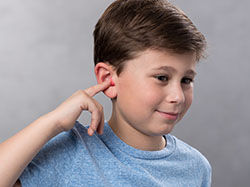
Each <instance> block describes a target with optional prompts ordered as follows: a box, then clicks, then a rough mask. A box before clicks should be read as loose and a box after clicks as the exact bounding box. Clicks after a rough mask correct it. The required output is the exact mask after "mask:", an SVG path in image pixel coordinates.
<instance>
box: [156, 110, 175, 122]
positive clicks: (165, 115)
mask: <svg viewBox="0 0 250 187" xmlns="http://www.w3.org/2000/svg"><path fill="white" fill-rule="evenodd" d="M156 111H157V112H158V113H159V114H160V115H161V116H162V117H163V118H165V119H167V120H171V121H175V120H177V119H178V116H179V113H175V112H163V111H159V110H156Z"/></svg>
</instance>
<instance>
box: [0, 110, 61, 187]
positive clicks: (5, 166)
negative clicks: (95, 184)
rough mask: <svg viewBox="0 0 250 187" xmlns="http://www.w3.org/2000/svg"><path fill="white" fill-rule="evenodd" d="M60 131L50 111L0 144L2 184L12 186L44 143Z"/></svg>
mask: <svg viewBox="0 0 250 187" xmlns="http://www.w3.org/2000/svg"><path fill="white" fill-rule="evenodd" d="M60 132H61V129H59V128H58V127H57V125H56V123H55V121H54V120H53V114H52V113H48V114H46V115H44V116H42V117H40V118H39V119H37V120H36V121H34V122H33V123H31V124H30V125H29V126H27V127H26V128H24V129H23V130H22V131H20V132H19V133H17V134H16V135H14V136H13V137H11V138H9V139H8V140H6V141H5V142H3V143H2V144H0V186H1V187H2V186H12V185H13V184H14V183H15V181H16V180H17V179H18V177H19V176H20V175H21V173H22V171H23V170H24V168H25V167H26V166H27V165H28V164H29V162H30V161H31V160H32V158H33V157H34V156H35V155H36V154H37V153H38V152H39V150H40V149H41V148H42V147H43V145H44V144H45V143H46V142H47V141H49V140H50V139H51V138H52V137H54V136H56V135H57V134H58V133H60Z"/></svg>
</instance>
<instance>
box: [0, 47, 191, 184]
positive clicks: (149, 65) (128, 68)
mask: <svg viewBox="0 0 250 187" xmlns="http://www.w3.org/2000/svg"><path fill="white" fill-rule="evenodd" d="M195 65H196V62H195V55H194V54H182V55H177V54H172V53H167V52H161V51H152V50H147V51H144V52H142V53H141V54H140V55H139V56H138V57H137V58H135V59H133V60H130V61H128V62H126V65H125V68H124V69H123V72H122V73H121V74H120V75H119V76H117V74H116V72H115V70H114V69H113V68H112V66H110V65H109V64H108V63H98V64H97V65H96V67H95V74H96V77H97V81H98V83H99V84H98V85H95V86H92V87H90V88H88V89H85V90H79V91H77V92H76V93H74V94H73V95H72V96H71V97H69V98H68V99H67V100H66V101H64V102H63V103H62V104H61V105H59V106H58V107H57V108H56V109H55V110H53V111H51V112H49V113H48V114H45V115H44V116H41V117H40V118H39V119H37V120H36V121H34V122H33V123H31V124H30V125H28V126H27V127H26V128H24V129H23V130H22V131H20V132H18V133H17V134H16V135H14V136H13V137H11V138H9V139H8V140H6V141H4V142H3V143H1V144H0V163H1V165H0V179H1V180H0V186H13V185H16V186H20V183H19V182H18V181H17V179H18V178H19V176H20V175H21V173H22V171H23V170H24V168H25V167H26V166H27V165H28V163H29V162H30V161H31V160H32V158H33V157H34V156H35V155H36V154H37V153H38V151H39V150H40V149H41V148H42V147H43V145H44V144H45V143H46V142H48V141H49V140H50V139H51V138H52V137H54V136H56V135H57V134H59V133H61V132H63V131H67V130H69V129H71V128H73V126H74V123H75V121H76V120H77V119H78V117H79V116H80V115H81V113H82V111H83V110H87V111H89V112H90V113H91V115H92V121H91V124H90V128H89V129H88V134H89V135H90V136H92V135H93V134H94V132H95V131H97V133H99V134H102V132H103V127H104V115H103V107H102V106H101V105H100V104H99V103H98V102H97V101H96V100H95V99H94V98H93V96H94V95H96V94H97V93H99V92H104V93H105V94H106V95H107V96H108V97H109V98H111V99H112V104H113V111H112V115H111V118H110V120H109V121H108V123H109V125H110V127H111V128H112V129H113V131H114V132H115V134H116V135H117V136H118V137H119V138H120V139H122V140H123V141H124V142H125V143H127V144H128V145H130V146H132V147H134V148H137V149H141V150H147V151H155V150H160V149H163V148H164V147H165V145H166V143H165V140H164V139H163V137H162V135H163V134H167V133H169V132H171V131H172V129H173V127H174V126H175V124H176V123H177V122H179V121H180V120H181V119H182V118H183V116H184V114H185V113H186V111H187V110H188V108H189V107H190V105H191V103H192V97H193V83H192V81H190V80H192V79H193V78H194V76H195V73H194V72H195ZM166 66H167V67H168V68H166ZM163 67H165V68H163ZM111 80H112V81H113V83H111ZM170 113H171V114H170ZM173 113H175V114H173ZM30 140H32V141H30ZM16 181H17V182H16Z"/></svg>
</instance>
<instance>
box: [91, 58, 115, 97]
mask: <svg viewBox="0 0 250 187" xmlns="http://www.w3.org/2000/svg"><path fill="white" fill-rule="evenodd" d="M115 75H116V73H115V71H114V69H113V68H112V66H111V65H109V64H106V63H103V62H99V63H97V64H96V66H95V76H96V79H97V82H98V84H100V83H102V82H104V81H105V80H107V79H109V80H110V81H113V83H114V84H112V85H110V87H109V88H107V89H106V90H104V91H103V93H104V94H105V95H106V96H108V97H109V98H111V99H114V98H115V97H116V96H117V91H116V85H115V80H114V79H115Z"/></svg>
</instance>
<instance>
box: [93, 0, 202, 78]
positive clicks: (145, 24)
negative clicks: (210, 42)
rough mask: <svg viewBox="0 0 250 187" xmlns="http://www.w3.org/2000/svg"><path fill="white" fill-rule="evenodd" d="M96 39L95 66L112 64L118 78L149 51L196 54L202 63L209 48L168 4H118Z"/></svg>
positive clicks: (120, 0)
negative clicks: (139, 54)
mask: <svg viewBox="0 0 250 187" xmlns="http://www.w3.org/2000/svg"><path fill="white" fill-rule="evenodd" d="M93 35H94V62H95V65H96V64H97V63H98V62H106V63H109V64H111V65H112V66H113V67H114V68H115V69H116V70H117V74H118V75H119V74H120V73H121V71H122V68H123V66H124V63H123V62H125V61H126V60H131V59H133V58H135V57H136V54H138V53H139V52H142V51H144V50H146V49H157V50H167V51H171V52H174V53H180V54H181V53H188V52H195V53H196V59H197V61H199V60H200V58H201V57H203V55H204V54H203V53H204V51H205V48H206V40H205V37H204V36H203V35H202V34H201V33H200V32H199V31H198V29H197V28H196V27H195V26H194V24H193V23H192V21H191V20H190V19H189V18H188V17H187V16H186V15H185V14H184V12H183V11H181V10H180V9H178V8H177V7H175V6H173V5H172V4H170V3H169V2H168V1H167V0H116V1H114V2H113V3H112V4H111V5H110V6H109V7H108V8H107V9H106V10H105V12H104V13H103V15H102V16H101V18H100V19H99V21H98V22H97V24H96V26H95V30H94V33H93Z"/></svg>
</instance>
